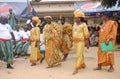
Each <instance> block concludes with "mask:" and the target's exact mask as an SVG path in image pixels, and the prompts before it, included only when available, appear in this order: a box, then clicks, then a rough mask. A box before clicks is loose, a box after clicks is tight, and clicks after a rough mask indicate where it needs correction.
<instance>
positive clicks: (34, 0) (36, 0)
mask: <svg viewBox="0 0 120 79" xmlns="http://www.w3.org/2000/svg"><path fill="white" fill-rule="evenodd" d="M40 1H41V0H32V2H40Z"/></svg>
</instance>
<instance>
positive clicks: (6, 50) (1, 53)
mask: <svg viewBox="0 0 120 79" xmlns="http://www.w3.org/2000/svg"><path fill="white" fill-rule="evenodd" d="M11 49H12V47H11V43H10V41H1V40H0V60H3V61H5V62H7V63H8V64H13V53H12V50H11Z"/></svg>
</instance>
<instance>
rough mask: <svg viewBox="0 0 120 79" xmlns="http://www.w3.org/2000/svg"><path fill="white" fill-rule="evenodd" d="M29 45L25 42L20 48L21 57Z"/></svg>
mask: <svg viewBox="0 0 120 79" xmlns="http://www.w3.org/2000/svg"><path fill="white" fill-rule="evenodd" d="M29 45H30V42H29V41H26V42H25V43H24V44H23V46H22V53H21V54H22V55H25V54H27V50H28V47H29Z"/></svg>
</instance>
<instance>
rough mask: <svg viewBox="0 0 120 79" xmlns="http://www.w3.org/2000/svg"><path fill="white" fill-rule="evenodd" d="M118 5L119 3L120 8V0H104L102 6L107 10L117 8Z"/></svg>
mask: <svg viewBox="0 0 120 79" xmlns="http://www.w3.org/2000/svg"><path fill="white" fill-rule="evenodd" d="M117 3H118V6H120V0H102V6H104V7H106V8H110V7H112V6H115V5H116V4H117Z"/></svg>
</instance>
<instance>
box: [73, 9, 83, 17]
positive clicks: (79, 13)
mask: <svg viewBox="0 0 120 79" xmlns="http://www.w3.org/2000/svg"><path fill="white" fill-rule="evenodd" d="M74 16H75V17H85V13H84V12H82V11H79V10H76V11H74Z"/></svg>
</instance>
